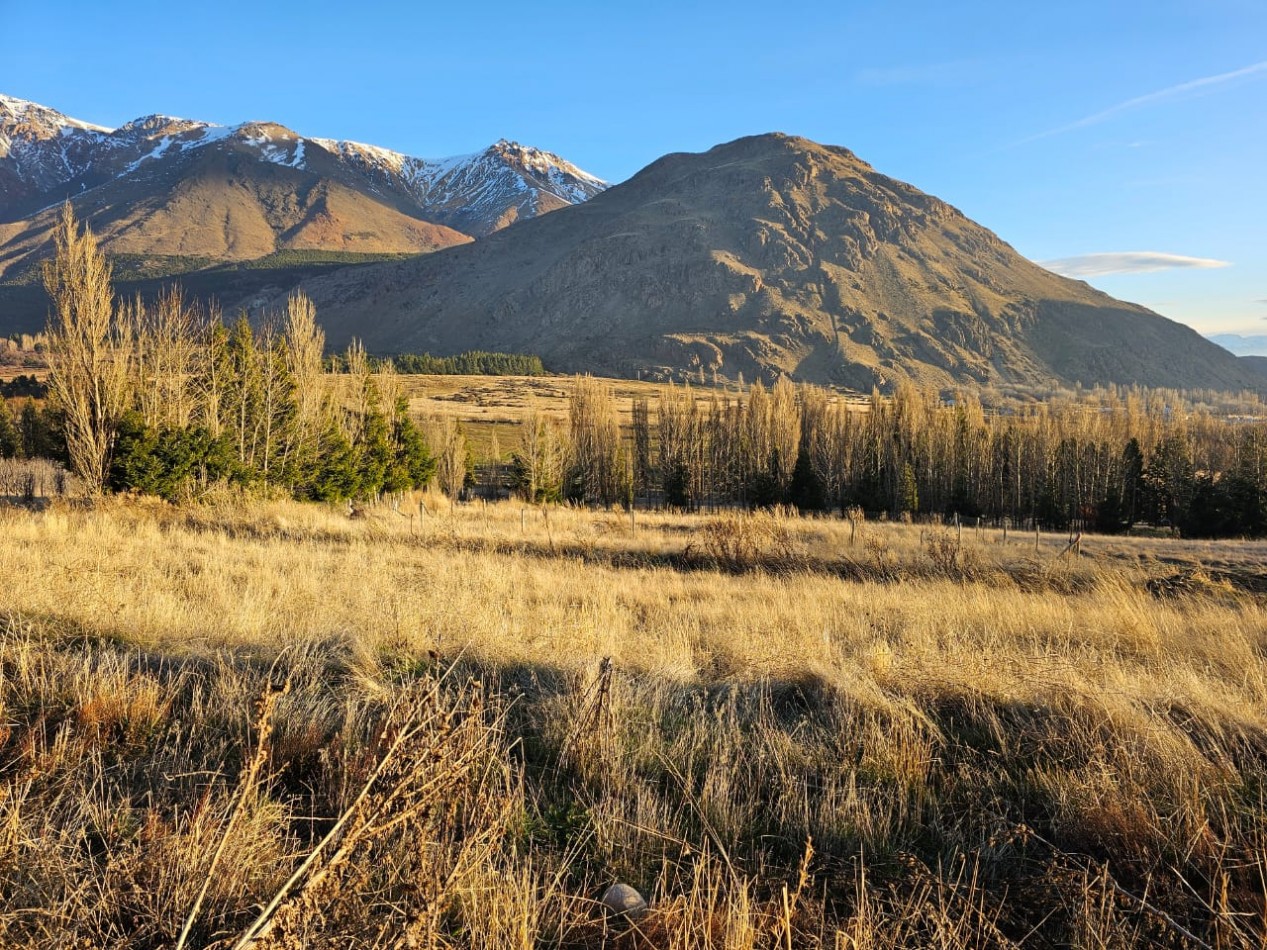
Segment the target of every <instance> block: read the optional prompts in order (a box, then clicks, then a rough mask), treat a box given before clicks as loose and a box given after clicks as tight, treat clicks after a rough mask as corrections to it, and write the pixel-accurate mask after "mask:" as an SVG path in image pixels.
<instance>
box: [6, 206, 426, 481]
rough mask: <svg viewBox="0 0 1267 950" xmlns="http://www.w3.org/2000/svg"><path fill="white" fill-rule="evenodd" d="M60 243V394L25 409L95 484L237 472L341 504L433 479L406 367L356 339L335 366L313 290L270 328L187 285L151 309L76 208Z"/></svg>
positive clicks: (53, 339)
mask: <svg viewBox="0 0 1267 950" xmlns="http://www.w3.org/2000/svg"><path fill="white" fill-rule="evenodd" d="M54 242H55V254H54V257H53V259H52V260H50V261H49V262H48V263H47V264H46V265H45V268H44V285H45V288H46V289H47V291H48V293H49V297H50V298H51V301H52V307H51V313H50V320H49V327H48V334H47V336H48V342H47V348H46V352H47V359H48V365H49V383H48V385H49V405H48V407H47V408H46V409H45V410H43V411H41V410H38V409H34V408H33V404H31V406H32V408H31V410H30V413H28V410H27V409H24V410H23V414H24V416H26V415H28V414H31V413H33V414H34V415H35V416H41V415H42V416H43V419H42V420H41V422H42V425H43V427H44V429H45V430H46V431H47V432H51V433H52V435H51V437H50V438H49V441H51V442H52V444H53V446H54V448H53V449H52V450H51V451H45V452H43V453H41V454H52V455H54V456H60V457H61V458H62V459H63V460H64V461H65V462H66V464H68V466H69V467H70V468H71V469H72V470H73V471H74V472H75V473H76V474H77V475H79V476H80V478H81V479H82V480H83V483H84V485H85V486H86V487H87V489H88V491H89V492H91V493H94V494H95V493H100V492H103V491H107V490H109V491H128V490H134V491H139V492H144V493H147V494H153V495H159V496H162V497H165V498H175V497H178V496H181V495H184V494H186V493H188V492H189V491H191V490H193V489H196V488H197V487H198V486H199V485H207V484H210V483H215V482H228V483H236V484H253V485H262V486H268V487H272V488H278V489H282V490H285V491H286V492H289V493H290V494H293V495H294V496H296V497H299V498H308V499H316V500H336V499H348V498H354V497H366V496H375V495H378V494H381V493H384V492H394V491H401V490H404V489H406V488H409V487H413V486H419V485H422V484H425V483H426V482H428V481H429V480H430V478H431V477H432V475H433V473H434V472H435V469H436V461H435V459H434V458H433V457H432V455H431V453H430V451H429V450H428V447H427V444H426V442H425V440H424V439H423V437H422V434H421V433H420V432H419V431H418V429H417V428H416V427H415V426H414V424H413V423H412V422H411V421H410V419H409V417H408V414H407V412H406V405H407V404H406V401H405V399H404V395H403V391H402V389H401V386H400V383H399V379H398V377H397V376H396V375H395V373H394V372H393V371H392V369H391V367H390V366H379V367H376V368H374V370H372V369H371V366H370V362H369V359H368V357H367V356H366V354H365V351H364V349H363V348H362V347H360V346H359V345H355V344H354V345H353V347H352V348H350V349H349V351H348V353H347V355H346V357H345V365H346V369H347V371H346V372H345V373H342V374H339V375H337V376H336V375H333V374H330V373H328V372H327V371H326V368H325V365H324V362H323V358H324V346H325V340H324V334H323V333H322V331H321V330H320V328H319V327H318V326H317V323H316V313H315V310H314V308H313V306H312V303H311V301H309V300H308V299H307V298H306V297H304V296H302V295H294V296H292V297H291V298H290V299H289V300H288V301H287V305H286V309H285V311H284V312H282V313H280V314H275V315H273V316H272V317H270V318H267V319H265V320H264V321H263V323H262V325H261V326H260V327H258V328H256V327H253V326H252V325H251V323H250V322H249V321H248V320H247V319H246V317H245V316H242V317H241V318H239V319H238V320H237V321H236V322H234V323H233V324H232V325H231V326H226V325H225V323H224V321H223V320H222V319H221V317H220V314H219V313H218V312H217V311H215V310H214V309H203V308H201V307H198V306H192V305H190V304H189V303H188V302H187V301H186V300H185V299H184V297H183V295H182V294H181V292H180V290H179V289H178V288H168V289H166V290H164V291H163V292H162V293H161V294H160V296H159V298H158V299H157V301H156V303H154V304H153V305H151V306H147V305H145V304H144V303H143V302H142V301H141V300H140V299H139V298H138V299H137V300H134V301H119V300H117V299H116V298H115V296H114V293H113V290H112V287H111V269H110V265H109V263H108V262H107V260H106V259H105V257H104V256H103V255H102V253H101V251H100V248H99V247H98V245H97V242H96V239H95V238H94V237H93V235H92V233H91V232H90V231H89V230H87V229H86V228H80V226H79V225H78V224H77V223H76V222H75V220H74V216H73V214H72V212H71V210H70V207H69V205H67V206H66V207H65V209H64V211H63V214H62V218H61V220H60V223H59V225H58V227H57V229H56V233H55V237H54ZM3 426H4V423H3V421H0V439H3V435H2V433H3ZM34 448H36V447H35V446H33V445H32V446H29V447H25V448H24V454H31V453H30V452H29V451H28V449H34ZM43 448H45V449H46V450H47V449H48V446H47V445H46V446H44V447H43Z"/></svg>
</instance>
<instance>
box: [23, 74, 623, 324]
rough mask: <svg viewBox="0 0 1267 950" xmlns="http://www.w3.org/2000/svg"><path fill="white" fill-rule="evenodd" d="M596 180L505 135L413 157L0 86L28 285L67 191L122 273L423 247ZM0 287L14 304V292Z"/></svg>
mask: <svg viewBox="0 0 1267 950" xmlns="http://www.w3.org/2000/svg"><path fill="white" fill-rule="evenodd" d="M605 187H606V183H605V182H603V181H601V180H600V179H598V178H596V177H594V176H593V175H590V174H588V173H586V172H584V171H582V170H581V169H579V168H577V167H576V166H574V165H572V164H571V163H569V162H567V161H565V160H564V159H562V158H560V157H559V156H557V155H553V154H551V153H549V152H544V151H541V150H540V149H536V148H531V147H528V146H524V145H520V144H518V143H515V142H507V141H500V142H497V143H496V144H494V145H491V146H489V147H488V148H486V149H484V150H483V151H481V152H477V153H475V154H472V155H463V156H458V157H455V158H446V159H438V160H436V159H424V158H415V157H412V156H408V155H402V154H400V153H399V152H393V151H390V150H388V149H384V148H378V147H376V146H373V145H363V144H360V143H357V142H345V141H336V140H333V139H323V138H307V137H304V136H301V135H299V134H297V133H296V132H293V131H291V130H290V129H287V128H285V127H283V126H281V125H277V124H275V123H271V122H247V123H244V124H242V125H237V126H232V127H227V126H218V125H213V124H210V123H207V122H197V121H190V120H187V119H178V118H173V117H171V116H162V115H151V116H145V117H143V118H139V119H135V120H133V121H131V122H128V123H127V124H125V125H123V126H121V127H119V128H117V129H107V128H104V127H102V126H98V125H94V124H92V123H90V122H84V121H81V120H79V119H73V118H70V117H68V116H65V115H62V114H61V113H59V112H57V111H55V110H53V109H50V108H48V107H46V106H42V105H39V104H36V103H32V102H27V101H25V100H21V99H14V98H12V97H8V96H2V95H0V281H4V282H8V283H9V284H11V285H12V284H14V283H17V284H19V286H21V285H22V284H23V282H25V283H26V284H28V285H29V283H30V282H31V279H32V275H33V273H34V268H33V266H32V265H33V264H34V262H35V261H36V260H38V258H39V257H41V256H42V255H43V254H45V253H46V252H47V246H48V233H49V228H50V227H51V225H52V223H53V221H54V219H55V217H56V215H57V209H58V206H59V205H60V204H61V203H62V202H63V201H65V200H67V199H69V200H70V201H71V202H72V203H73V204H74V206H75V209H76V212H77V214H78V215H79V216H80V217H81V218H82V219H85V220H87V221H88V222H89V223H90V224H91V226H92V228H93V230H94V231H95V232H96V233H97V235H98V236H99V237H100V238H101V240H102V244H103V247H104V248H105V249H106V251H107V253H109V254H111V255H114V256H115V257H117V258H120V260H121V261H122V262H123V265H124V266H123V267H122V268H121V275H122V276H123V278H124V280H125V282H126V280H127V278H128V277H129V276H133V277H138V278H144V277H152V278H158V277H167V276H174V275H179V274H185V273H202V272H205V271H207V270H208V269H209V268H215V267H217V266H223V265H225V264H227V263H240V262H249V261H260V260H262V259H264V260H266V259H268V258H270V256H276V255H279V254H281V255H286V254H289V257H285V258H284V259H285V260H287V261H290V262H292V263H293V262H294V261H296V260H300V261H307V260H310V259H312V258H313V257H314V256H322V257H323V258H324V259H323V260H322V261H321V263H322V264H324V265H326V266H329V265H330V264H333V263H350V262H352V260H353V258H352V257H351V255H379V256H381V255H398V254H416V253H423V252H429V251H434V250H437V249H440V248H444V247H451V246H453V245H456V244H463V243H467V242H469V241H471V240H472V239H474V238H479V237H483V236H485V235H488V234H491V233H493V232H494V231H497V230H498V229H500V228H503V227H505V226H506V225H508V224H511V223H513V222H515V221H518V220H522V219H525V218H531V217H535V216H537V215H540V214H544V213H546V212H549V211H553V210H556V209H558V208H561V207H565V206H567V205H569V204H573V203H575V202H578V201H584V200H585V199H586V198H589V197H591V196H593V195H595V194H598V193H599V192H600V191H602V190H603V189H604V188H605ZM340 255H342V256H343V258H342V260H340V259H339V256H340ZM272 269H273V268H271V267H269V268H260V267H255V268H251V270H253V271H255V272H257V276H258V277H259V279H257V280H255V281H249V280H248V281H246V283H247V284H250V285H253V284H259V283H261V281H262V282H263V283H264V284H265V285H266V284H267V283H268V279H265V277H267V278H269V279H271V278H272V277H275V276H277V275H263V274H262V272H263V271H264V270H272ZM239 270H241V269H240V268H239ZM199 282H200V281H199V279H197V278H195V280H194V283H195V284H197V283H199ZM201 282H202V283H206V281H201ZM212 283H216V282H215V281H213V282H212ZM236 289H237V290H242V289H244V288H243V287H237V288H236ZM256 289H258V288H256ZM25 296H26V297H32V296H33V295H31V294H29V293H28V294H26V295H25ZM7 302H8V304H9V310H10V311H13V310H15V309H17V310H20V309H22V307H23V306H25V303H24V294H23V293H22V292H21V291H17V292H14V293H11V294H9V295H8V298H7ZM5 303H6V295H5V294H3V293H0V329H3V328H4V327H3V324H4V323H5V322H9V323H13V322H15V320H17V319H18V318H17V317H15V316H14V315H13V314H12V313H11V314H10V317H9V319H8V320H7V321H6V320H5V308H4V305H5ZM28 316H29V315H28ZM39 318H40V319H41V320H42V310H41V312H40V314H39ZM28 322H29V321H28Z"/></svg>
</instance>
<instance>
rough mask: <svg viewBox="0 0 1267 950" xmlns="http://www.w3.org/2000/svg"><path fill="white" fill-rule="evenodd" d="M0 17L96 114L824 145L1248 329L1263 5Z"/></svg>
mask: <svg viewBox="0 0 1267 950" xmlns="http://www.w3.org/2000/svg"><path fill="white" fill-rule="evenodd" d="M0 22H3V23H4V24H5V32H6V34H7V35H8V37H9V42H7V43H6V44H5V56H4V58H3V60H0V91H3V92H6V93H8V94H11V95H16V96H20V97H23V98H27V99H33V100H35V101H37V102H41V103H44V104H46V105H49V106H52V107H53V108H56V109H59V110H61V111H63V112H66V113H68V114H70V115H73V116H75V117H77V118H82V119H85V120H89V121H93V122H99V123H101V124H104V125H117V124H121V123H123V122H125V121H127V120H128V119H130V118H134V117H136V116H138V115H141V114H145V113H150V112H164V113H168V114H172V115H179V116H185V117H188V118H196V119H205V120H209V121H215V122H222V123H229V124H231V123H237V122H240V121H244V120H247V119H271V120H274V121H277V122H281V123H282V124H284V125H287V126H289V127H291V128H293V129H295V130H297V131H299V132H301V133H303V134H306V135H322V136H330V137H337V138H350V139H355V140H358V141H364V142H370V143H373V144H376V145H382V146H386V147H390V148H394V149H398V150H400V151H404V152H408V153H411V154H416V155H423V156H443V155H449V154H456V153H463V152H470V151H474V150H476V149H478V148H481V147H483V146H485V145H487V144H489V143H491V142H493V141H495V140H496V139H498V138H501V137H503V136H504V137H506V138H513V139H518V140H520V141H523V142H527V143H531V144H534V145H538V146H541V147H543V148H547V149H550V150H552V151H556V152H558V153H560V154H562V155H563V156H565V157H566V158H568V159H570V160H572V161H574V162H576V163H577V164H579V165H580V166H581V167H583V168H585V169H587V170H588V171H591V172H593V173H595V174H597V175H600V176H602V177H605V178H608V179H610V180H612V181H619V180H621V179H623V178H626V177H628V176H629V175H631V174H632V173H633V172H635V171H636V170H637V169H639V168H640V167H642V166H643V165H645V164H647V163H648V162H650V161H652V160H653V159H655V158H656V157H658V156H659V155H661V154H664V153H665V152H670V151H699V150H703V149H706V148H708V147H710V146H711V145H714V144H716V143H718V142H723V141H728V140H730V139H733V138H736V137H738V136H741V135H747V134H751V133H757V132H765V131H772V130H780V131H784V132H789V133H793V134H798V135H804V136H807V137H809V138H812V139H816V140H818V141H821V142H826V143H830V144H837V145H845V146H847V147H849V148H851V149H853V150H854V151H855V152H857V153H858V154H859V155H860V156H861V157H863V158H864V159H866V160H868V161H870V162H871V163H872V164H873V165H875V166H876V167H877V168H878V169H880V170H881V171H883V172H885V173H887V174H890V175H893V176H895V177H898V178H902V179H905V180H907V181H910V182H912V183H913V184H915V185H916V186H918V187H920V188H922V189H924V190H925V191H928V192H931V193H933V194H936V195H938V196H939V197H942V198H944V199H946V200H947V201H950V202H951V203H952V204H955V205H957V206H958V207H959V208H961V209H962V210H963V211H964V212H965V213H967V214H968V215H969V216H971V217H973V218H975V219H976V220H977V221H979V222H981V223H982V224H984V225H986V226H987V227H989V228H991V229H993V230H994V231H996V232H997V233H998V234H999V235H1000V236H1002V237H1003V238H1004V239H1005V240H1007V241H1009V242H1010V243H1011V244H1013V245H1014V246H1015V247H1016V248H1017V249H1018V250H1019V251H1020V252H1021V253H1023V254H1025V255H1027V256H1028V257H1031V258H1033V259H1035V260H1039V261H1064V262H1065V263H1064V264H1062V265H1060V266H1061V267H1062V268H1064V269H1066V270H1069V271H1071V272H1076V273H1081V274H1085V275H1087V276H1086V279H1088V280H1090V281H1091V282H1092V283H1093V284H1095V285H1096V286H1098V287H1100V288H1102V289H1104V290H1106V291H1108V292H1109V293H1112V294H1114V295H1116V296H1120V297H1124V298H1126V299H1130V300H1135V301H1138V302H1141V303H1144V304H1146V305H1148V306H1151V307H1153V308H1154V309H1156V310H1158V311H1160V312H1161V313H1164V314H1166V315H1167V316H1170V317H1173V318H1175V319H1179V320H1183V321H1184V322H1187V323H1189V324H1191V325H1192V326H1195V327H1197V328H1198V329H1200V330H1202V331H1203V332H1220V331H1222V332H1240V333H1247V334H1249V333H1263V332H1267V160H1265V159H1267V2H1265V0H1150V2H1137V0H1097V2H1084V0H1065V2H1063V3H1060V4H1048V3H1035V4H1018V3H1016V2H1014V0H1013V2H1009V3H1003V2H993V0H985V2H976V3H964V2H960V3H955V2H951V0H940V2H924V0H912V2H905V3H897V2H850V0H840V2H835V3H817V2H804V0H803V2H801V3H796V4H793V3H771V2H764V3H751V2H732V3H726V4H722V3H712V2H704V3H693V4H688V3H684V2H682V0H679V2H661V0H646V2H641V3H638V4H629V5H620V4H593V3H586V4H580V3H570V2H557V3H549V2H537V3H525V2H519V3H514V4H503V3H498V2H492V0H486V2H484V3H454V2H446V3H443V4H430V3H425V2H415V3H403V2H402V3H382V2H372V0H364V2H361V3H358V4H354V5H348V4H325V3H317V2H309V3H292V2H266V0H265V2H261V0H256V2H253V3H242V2H237V0H224V2H219V3H216V4H200V5H196V6H195V7H192V8H190V9H179V8H178V6H177V5H175V4H171V3H170V2H167V3H127V2H111V3H108V4H105V3H100V2H93V3H80V2H62V3H58V2H48V3H42V4H36V3H31V2H29V0H21V2H18V0H0ZM54 38H56V42H55V43H54V42H53V40H54ZM1144 252H1148V254H1149V255H1152V256H1138V255H1140V254H1143V253H1144ZM1087 255H1117V256H1115V257H1095V258H1090V259H1086V256H1087ZM1131 255H1136V256H1131ZM1156 255H1162V256H1160V257H1158V256H1156ZM1188 259H1195V260H1188ZM1178 265H1183V266H1178ZM1216 265H1217V266H1216ZM1146 268H1147V269H1146ZM1153 268H1160V269H1153ZM1106 271H1113V272H1111V273H1106Z"/></svg>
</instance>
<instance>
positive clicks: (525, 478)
mask: <svg viewBox="0 0 1267 950" xmlns="http://www.w3.org/2000/svg"><path fill="white" fill-rule="evenodd" d="M519 433H520V436H519V437H520V448H519V465H520V478H521V480H522V489H523V492H524V494H525V495H526V496H527V498H528V500H529V501H532V502H537V501H545V500H554V499H558V498H559V496H560V495H561V493H562V490H563V440H562V437H561V436H560V433H559V427H558V425H557V424H556V423H555V422H554V420H552V419H549V418H547V417H546V416H545V414H544V413H541V412H538V411H537V410H535V409H534V410H532V411H530V412H529V413H528V415H527V416H526V417H525V418H524V422H523V425H522V426H521V427H520V430H519Z"/></svg>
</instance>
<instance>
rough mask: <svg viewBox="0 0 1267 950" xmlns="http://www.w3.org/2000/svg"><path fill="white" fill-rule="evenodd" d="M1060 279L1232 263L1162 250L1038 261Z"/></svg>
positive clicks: (1080, 255)
mask: <svg viewBox="0 0 1267 950" xmlns="http://www.w3.org/2000/svg"><path fill="white" fill-rule="evenodd" d="M1038 263H1039V266H1040V267H1045V268H1047V269H1048V270H1049V271H1051V272H1052V273H1054V274H1059V275H1060V276H1061V277H1079V278H1082V277H1104V276H1105V275H1107V274H1142V273H1146V272H1148V271H1156V270H1170V269H1171V268H1176V267H1183V268H1198V269H1206V268H1211V267H1230V266H1231V262H1230V261H1218V260H1214V259H1213V258H1210V257H1188V256H1186V255H1184V254H1164V253H1162V252H1160V251H1112V252H1108V253H1104V254H1079V255H1078V256H1076V257H1062V258H1059V259H1058V260H1054V261H1039V262H1038Z"/></svg>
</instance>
